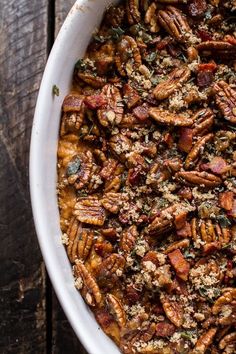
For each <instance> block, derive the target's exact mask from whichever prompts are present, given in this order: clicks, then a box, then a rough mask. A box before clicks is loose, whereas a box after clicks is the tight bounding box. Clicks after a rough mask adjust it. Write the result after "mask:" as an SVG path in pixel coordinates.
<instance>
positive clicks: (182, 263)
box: [168, 249, 190, 281]
mask: <svg viewBox="0 0 236 354" xmlns="http://www.w3.org/2000/svg"><path fill="white" fill-rule="evenodd" d="M168 257H169V259H170V263H171V265H172V266H173V267H174V269H175V271H176V274H177V275H178V277H179V278H180V279H182V280H184V281H187V280H188V274H189V270H190V265H189V263H188V262H187V261H186V260H185V258H184V257H183V255H182V253H181V251H180V250H179V249H177V250H174V251H173V252H171V253H168Z"/></svg>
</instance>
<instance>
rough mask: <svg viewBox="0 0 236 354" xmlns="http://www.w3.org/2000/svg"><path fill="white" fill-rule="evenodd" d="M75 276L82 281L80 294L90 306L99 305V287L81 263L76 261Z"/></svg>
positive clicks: (100, 300) (100, 298)
mask: <svg viewBox="0 0 236 354" xmlns="http://www.w3.org/2000/svg"><path fill="white" fill-rule="evenodd" d="M74 273H75V277H76V278H78V277H80V278H81V279H82V281H83V288H82V295H83V297H84V299H85V301H86V302H87V303H88V305H90V306H96V305H100V303H101V302H102V294H101V292H100V289H99V287H98V285H97V283H96V281H95V279H94V277H93V276H92V274H91V273H90V272H89V271H88V269H87V268H86V267H85V266H84V265H83V263H81V261H76V264H75V266H74Z"/></svg>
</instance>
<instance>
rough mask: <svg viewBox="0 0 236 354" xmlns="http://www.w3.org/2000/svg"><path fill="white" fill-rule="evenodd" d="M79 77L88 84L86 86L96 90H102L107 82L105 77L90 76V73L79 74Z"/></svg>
mask: <svg viewBox="0 0 236 354" xmlns="http://www.w3.org/2000/svg"><path fill="white" fill-rule="evenodd" d="M78 77H79V78H80V79H81V80H83V81H84V82H86V84H88V85H90V86H92V87H94V88H101V87H103V86H104V85H105V84H106V82H107V80H106V78H104V77H100V76H98V75H96V76H95V75H94V74H90V73H85V72H78Z"/></svg>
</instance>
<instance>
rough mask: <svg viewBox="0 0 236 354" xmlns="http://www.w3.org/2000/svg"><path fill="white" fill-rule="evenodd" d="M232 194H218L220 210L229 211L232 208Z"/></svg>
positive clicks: (228, 192) (229, 192)
mask: <svg viewBox="0 0 236 354" xmlns="http://www.w3.org/2000/svg"><path fill="white" fill-rule="evenodd" d="M233 201H234V193H233V192H231V191H227V192H223V193H220V195H219V204H220V206H221V208H223V209H225V210H228V211H230V210H231V209H232V208H233Z"/></svg>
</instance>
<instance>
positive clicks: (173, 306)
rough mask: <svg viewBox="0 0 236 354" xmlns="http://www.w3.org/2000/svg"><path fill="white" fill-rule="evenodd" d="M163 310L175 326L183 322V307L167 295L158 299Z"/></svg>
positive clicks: (179, 325)
mask: <svg viewBox="0 0 236 354" xmlns="http://www.w3.org/2000/svg"><path fill="white" fill-rule="evenodd" d="M160 300H161V303H162V306H163V310H164V311H165V314H166V316H167V317H168V319H169V320H170V321H171V322H172V323H173V324H174V325H175V326H176V327H181V326H182V324H183V309H182V307H181V305H180V304H179V303H177V302H174V301H171V300H170V299H169V298H168V297H167V296H165V297H163V298H161V299H160Z"/></svg>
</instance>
